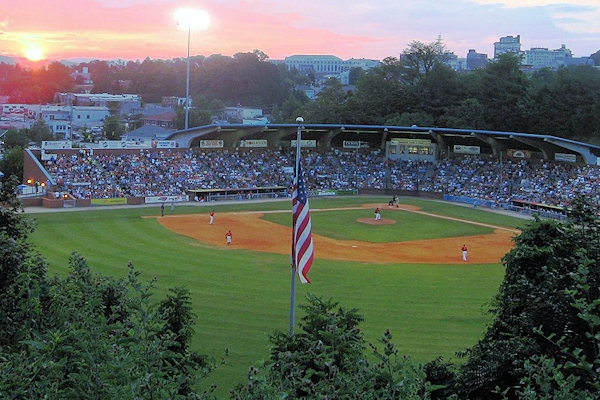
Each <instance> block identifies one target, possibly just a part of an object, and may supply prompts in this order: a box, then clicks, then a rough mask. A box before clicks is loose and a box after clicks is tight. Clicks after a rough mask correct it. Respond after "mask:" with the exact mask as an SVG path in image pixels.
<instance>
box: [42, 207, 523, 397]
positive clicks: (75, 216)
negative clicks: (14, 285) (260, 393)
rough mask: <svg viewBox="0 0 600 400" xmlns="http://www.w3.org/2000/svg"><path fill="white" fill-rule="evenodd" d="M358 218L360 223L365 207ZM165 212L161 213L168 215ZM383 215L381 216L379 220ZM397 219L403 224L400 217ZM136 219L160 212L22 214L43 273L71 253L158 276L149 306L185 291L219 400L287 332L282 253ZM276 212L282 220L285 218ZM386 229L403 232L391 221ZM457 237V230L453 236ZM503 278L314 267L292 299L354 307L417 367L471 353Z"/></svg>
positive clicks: (447, 210)
mask: <svg viewBox="0 0 600 400" xmlns="http://www.w3.org/2000/svg"><path fill="white" fill-rule="evenodd" d="M375 201H381V202H384V201H385V202H386V203H387V198H386V199H384V198H379V199H377V198H342V199H323V200H321V199H315V200H312V199H311V207H312V208H333V207H344V206H356V205H360V204H363V203H372V202H375ZM402 202H406V203H410V204H414V205H419V206H421V207H423V209H424V210H425V211H430V212H434V213H439V214H441V215H450V216H457V217H460V218H464V219H468V220H476V221H480V222H486V223H490V224H497V225H503V226H509V227H516V226H520V225H524V224H525V221H523V220H520V219H515V218H509V217H505V216H501V215H496V214H492V213H488V212H484V211H481V210H478V209H477V210H474V209H470V208H465V207H458V206H453V205H449V204H444V203H437V202H429V201H420V200H416V199H402ZM290 203H291V202H290V201H289V200H286V201H282V202H269V203H259V204H238V205H223V206H214V207H212V205H211V207H194V206H187V207H185V206H177V207H176V208H175V213H176V214H187V213H199V212H202V213H208V212H210V210H211V208H214V209H215V212H216V213H219V212H225V211H242V210H287V209H289V207H290ZM366 212H367V213H368V214H367V217H370V216H371V212H372V210H366ZM166 213H167V214H170V213H171V211H170V209H169V207H166ZM384 213H385V210H384ZM337 214H339V213H338V212H335V213H333V212H331V213H330V212H327V213H319V212H315V213H313V227H314V228H313V229H314V231H315V232H318V233H321V234H327V235H328V236H332V235H333V234H331V233H327V230H326V229H324V227H323V226H324V225H326V224H334V225H335V224H337V223H338V222H337V221H338V220H339V215H337ZM391 214H392V213H391V212H388V213H385V214H384V217H385V218H389V217H391ZM398 214H399V215H402V217H404V216H405V214H408V213H398ZM143 215H160V208H159V207H158V206H157V207H152V208H127V209H114V210H91V211H77V212H67V213H45V214H35V215H32V217H33V218H35V219H36V220H37V231H36V232H35V233H34V234H33V235H32V241H33V243H34V245H35V247H36V248H37V249H38V250H39V251H40V252H41V253H42V255H43V256H44V257H45V258H46V259H47V260H48V263H49V269H50V271H51V272H53V273H58V274H61V275H63V274H66V273H67V272H68V257H69V254H70V253H71V251H73V250H76V251H78V252H79V253H81V254H82V255H83V256H84V257H86V258H87V260H88V262H89V264H90V266H91V268H92V270H94V271H97V272H101V273H104V274H108V275H114V276H125V275H126V273H127V263H128V262H129V261H132V262H133V264H134V266H135V267H136V268H137V269H139V270H140V271H142V273H143V274H142V279H146V280H150V279H152V278H153V277H154V276H156V277H157V278H158V281H157V283H156V296H157V300H158V299H160V298H162V297H163V296H164V295H165V294H166V292H167V290H168V288H169V287H173V286H186V287H188V288H189V289H190V290H191V292H192V301H193V307H194V310H195V312H196V313H197V315H198V323H197V326H196V335H195V337H194V347H195V348H196V349H197V350H199V351H201V352H204V353H208V354H210V355H213V356H214V357H216V358H220V357H221V356H222V355H223V353H224V352H225V349H226V348H227V349H229V354H230V355H229V357H228V358H227V359H226V363H227V364H226V365H224V366H222V367H220V368H219V369H218V370H217V371H216V372H215V373H214V374H213V375H212V376H211V377H209V378H208V381H209V382H215V383H217V384H218V385H219V386H220V388H221V389H220V394H221V396H225V395H226V393H227V390H228V389H230V388H232V387H233V386H234V384H235V383H237V382H241V381H243V380H244V379H245V374H246V371H247V368H248V367H249V366H250V365H252V364H253V363H254V362H255V361H257V360H259V359H261V358H266V357H267V356H268V353H269V347H268V334H269V332H272V331H273V330H274V329H282V330H287V327H288V318H289V286H290V269H289V256H282V255H276V254H268V253H258V252H251V251H245V250H236V249H234V248H228V249H211V248H208V247H205V246H202V245H199V244H198V243H197V242H196V241H194V240H193V239H190V238H188V237H185V236H181V235H177V234H175V233H173V232H171V231H169V230H167V229H165V228H163V227H162V226H161V225H160V224H158V223H157V221H156V220H155V219H149V218H141V216H143ZM279 215H281V216H282V217H287V218H288V219H289V218H290V216H289V214H279ZM411 215H415V214H411ZM350 218H352V217H350ZM419 218H422V217H421V216H419ZM423 221H425V219H421V222H422V224H423V225H425V223H424V222H423ZM440 221H442V220H440V219H436V220H435V223H436V224H439V222H440ZM282 222H284V223H285V221H284V220H282ZM456 224H458V223H456ZM357 225H358V224H357ZM459 225H461V226H462V225H465V224H459ZM405 226H406V225H405ZM438 226H439V225H438ZM381 227H382V226H379V227H378V228H381ZM391 227H392V229H393V227H396V228H400V229H402V224H401V223H399V224H396V225H393V226H391ZM468 227H469V229H470V228H471V227H473V226H472V225H468ZM360 228H364V229H367V228H369V227H368V226H367V225H361V226H360ZM463 228H464V229H466V227H461V228H457V229H458V230H460V229H463ZM475 228H478V229H479V227H475ZM357 229H358V228H357ZM445 229H446V228H444V230H445ZM481 229H486V228H481ZM405 230H408V229H406V228H405ZM344 231H346V229H345V228H344ZM322 232H324V233H322ZM444 232H445V231H444ZM353 234H356V231H355V233H353ZM444 235H446V234H445V233H444ZM503 273H504V269H503V267H502V266H501V265H499V264H486V265H472V264H465V265H463V264H461V265H408V264H388V265H380V264H367V263H353V262H346V261H343V262H342V261H329V260H320V259H317V260H316V261H315V263H314V266H313V269H312V270H311V272H310V278H311V279H312V281H313V284H312V285H303V286H299V287H298V295H297V296H298V303H300V304H302V303H304V296H305V295H306V294H307V293H309V292H311V293H314V294H317V295H320V296H325V297H333V298H334V299H335V300H336V301H338V302H340V303H341V304H342V305H344V306H345V307H356V308H358V309H359V310H360V311H361V313H362V314H363V315H364V316H365V322H364V323H363V324H362V329H363V331H364V332H365V335H366V338H367V339H368V340H369V341H375V340H376V339H377V338H379V337H380V336H381V335H382V334H383V332H384V330H385V329H386V328H390V329H391V331H392V334H393V335H394V341H395V343H397V344H398V347H399V349H400V351H401V352H402V353H404V354H408V355H411V356H412V357H413V358H414V359H415V360H417V361H420V362H426V361H428V360H430V359H432V358H434V357H436V356H438V355H443V356H444V357H446V358H449V359H455V357H454V353H455V352H456V351H459V350H463V349H464V348H466V347H468V346H470V345H472V344H474V343H475V342H476V340H477V339H478V338H479V337H481V335H482V333H483V330H484V328H485V326H486V324H487V323H489V317H488V316H487V315H485V313H484V312H485V310H486V309H487V308H488V304H489V302H490V300H491V299H492V297H493V296H494V295H495V293H496V291H497V288H498V285H499V284H500V282H501V280H502V277H503ZM300 315H301V314H300Z"/></svg>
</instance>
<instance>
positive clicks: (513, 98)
mask: <svg viewBox="0 0 600 400" xmlns="http://www.w3.org/2000/svg"><path fill="white" fill-rule="evenodd" d="M520 63H521V59H520V57H519V56H517V55H515V54H512V53H505V54H501V55H500V56H499V57H498V59H497V60H496V61H494V62H490V63H488V64H487V65H486V66H485V68H481V69H477V70H476V71H474V72H472V73H471V74H470V75H471V76H470V78H469V82H468V84H469V86H468V96H469V97H471V98H475V99H477V100H478V101H479V103H481V104H482V105H483V106H484V118H483V120H484V121H485V123H486V126H485V127H483V128H485V129H491V130H500V131H522V130H524V129H525V127H526V125H527V123H526V120H525V117H524V112H523V100H524V99H525V97H526V94H527V89H528V87H529V80H528V79H527V76H526V75H525V73H524V72H522V71H521V70H520V69H519V67H520Z"/></svg>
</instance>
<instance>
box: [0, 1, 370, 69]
mask: <svg viewBox="0 0 600 400" xmlns="http://www.w3.org/2000/svg"><path fill="white" fill-rule="evenodd" d="M27 3H28V6H27V7H18V8H17V7H15V8H12V9H10V10H8V15H7V19H6V20H7V21H8V22H7V23H6V25H7V29H6V30H7V31H8V32H9V38H6V37H4V38H2V39H0V47H1V48H4V49H5V51H6V52H10V53H13V54H20V53H22V51H23V50H22V47H23V43H25V42H28V43H29V42H33V43H36V44H39V45H40V46H42V47H43V48H44V49H45V54H46V56H47V57H50V58H65V57H99V58H126V59H138V58H140V59H143V58H145V57H146V56H149V57H152V58H171V57H180V56H183V55H184V54H185V51H186V41H185V40H186V34H185V31H182V30H180V29H178V28H177V26H176V23H175V20H174V16H173V14H174V11H175V10H176V9H177V8H179V7H186V6H187V7H189V6H192V5H193V4H189V3H190V2H185V1H183V2H169V3H164V2H163V3H160V2H158V3H152V4H151V5H148V4H146V5H144V4H136V3H135V2H134V3H133V4H130V5H126V6H121V7H118V8H116V7H112V6H107V5H103V4H102V3H101V2H98V1H94V0H80V1H72V0H53V1H51V2H49V1H46V0H29V1H27ZM205 9H206V10H207V11H208V12H209V13H210V14H211V16H212V21H211V27H210V28H209V29H208V30H206V31H202V32H193V33H192V41H191V49H192V53H193V54H205V55H209V54H213V53H221V54H225V55H230V54H233V53H236V52H243V51H252V50H253V49H255V48H258V49H261V50H263V51H265V52H266V53H267V54H269V55H270V56H271V58H277V57H284V56H286V55H290V54H294V53H298V52H302V53H332V52H333V51H335V53H336V54H338V55H344V54H347V55H348V56H350V53H352V52H356V50H357V49H359V50H360V49H361V48H362V46H363V45H364V44H365V43H370V42H375V41H377V40H376V39H374V38H371V37H368V36H361V35H343V34H339V33H334V32H331V31H330V30H327V29H322V28H321V29H317V28H294V27H293V22H294V21H297V20H299V19H300V17H299V16H298V15H297V14H290V13H284V14H273V15H269V14H267V13H265V12H262V11H261V12H257V11H254V10H253V8H252V5H251V4H244V3H241V4H240V3H238V4H234V5H231V6H223V5H221V6H217V5H216V3H213V4H210V3H207V4H206V7H205ZM3 42H4V43H3Z"/></svg>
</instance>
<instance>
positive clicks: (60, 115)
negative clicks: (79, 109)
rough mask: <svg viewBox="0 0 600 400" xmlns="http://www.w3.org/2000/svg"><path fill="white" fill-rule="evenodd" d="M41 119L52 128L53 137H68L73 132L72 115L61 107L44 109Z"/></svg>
mask: <svg viewBox="0 0 600 400" xmlns="http://www.w3.org/2000/svg"><path fill="white" fill-rule="evenodd" d="M40 117H41V119H42V120H43V121H44V123H45V124H46V125H47V126H48V128H50V131H51V132H52V135H54V136H55V137H56V136H57V135H64V136H68V135H69V134H70V132H71V113H70V112H69V111H68V110H63V109H60V108H59V107H55V108H49V109H42V111H41V114H40Z"/></svg>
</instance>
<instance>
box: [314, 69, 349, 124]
mask: <svg viewBox="0 0 600 400" xmlns="http://www.w3.org/2000/svg"><path fill="white" fill-rule="evenodd" d="M347 97H348V96H347V94H346V91H345V90H344V88H343V86H342V84H341V83H340V82H339V81H338V80H337V79H330V80H329V81H328V82H327V84H326V87H325V88H324V89H323V90H322V91H321V92H319V94H318V95H317V98H316V99H315V100H314V101H313V102H310V103H307V104H306V106H305V108H304V111H303V115H304V120H305V121H310V123H313V124H314V123H322V124H328V123H330V124H335V123H344V122H346V120H347V118H346V114H347V108H346V100H347Z"/></svg>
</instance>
